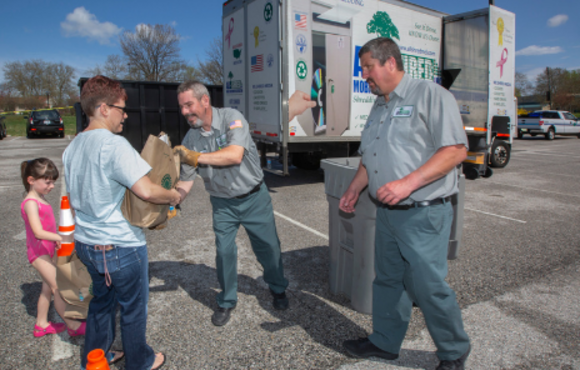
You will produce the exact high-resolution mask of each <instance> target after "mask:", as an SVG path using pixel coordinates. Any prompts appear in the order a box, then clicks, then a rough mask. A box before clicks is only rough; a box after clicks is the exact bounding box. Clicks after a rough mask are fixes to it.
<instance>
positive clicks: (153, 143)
mask: <svg viewBox="0 0 580 370" xmlns="http://www.w3.org/2000/svg"><path fill="white" fill-rule="evenodd" d="M160 135H163V133H161V134H160ZM141 158H143V159H144V160H145V161H146V162H147V163H149V165H150V166H151V171H150V172H149V173H148V174H147V176H149V178H150V179H151V182H153V183H155V184H157V185H161V186H163V187H164V188H165V189H168V190H169V189H172V188H173V187H174V186H175V184H176V183H177V180H178V179H179V178H178V177H179V163H176V162H175V161H176V159H175V157H174V155H173V150H172V149H171V143H170V144H169V145H167V144H166V143H165V142H163V141H162V140H161V139H159V138H158V137H156V136H153V135H149V138H148V139H147V142H146V143H145V146H144V147H143V151H142V152H141ZM177 158H179V157H177ZM121 211H122V212H123V216H125V218H126V219H127V221H129V223H130V224H131V225H133V226H138V227H148V228H154V227H156V226H157V225H161V224H162V223H164V222H165V221H166V220H167V211H169V205H160V204H153V203H149V202H147V201H144V200H143V199H141V198H139V197H138V196H137V195H135V193H133V192H132V191H131V190H130V189H127V191H126V192H125V199H123V203H122V204H121Z"/></svg>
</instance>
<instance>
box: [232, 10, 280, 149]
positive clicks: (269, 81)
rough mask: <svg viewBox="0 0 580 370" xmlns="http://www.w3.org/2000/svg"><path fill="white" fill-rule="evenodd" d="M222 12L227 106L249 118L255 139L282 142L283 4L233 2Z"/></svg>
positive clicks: (251, 131)
mask: <svg viewBox="0 0 580 370" xmlns="http://www.w3.org/2000/svg"><path fill="white" fill-rule="evenodd" d="M223 11H224V13H223V18H222V22H223V23H222V25H223V37H224V40H223V41H224V42H223V55H224V77H225V81H226V89H225V90H224V106H226V107H232V108H235V109H238V110H239V111H241V112H242V113H243V114H244V116H245V117H246V119H247V120H248V123H249V125H250V133H251V134H252V136H253V137H254V138H256V137H257V138H259V139H260V140H264V141H273V142H279V141H280V140H281V132H282V130H281V127H282V126H281V122H282V121H281V99H282V95H281V87H282V83H281V67H280V60H281V55H280V54H281V51H280V37H281V33H280V32H281V31H280V3H279V2H278V1H273V0H254V1H250V2H247V1H242V0H232V1H228V2H227V3H225V4H224V9H223Z"/></svg>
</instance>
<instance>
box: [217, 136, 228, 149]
mask: <svg viewBox="0 0 580 370" xmlns="http://www.w3.org/2000/svg"><path fill="white" fill-rule="evenodd" d="M215 141H216V143H217V146H218V148H219V149H221V148H222V147H223V146H226V144H227V143H228V139H227V137H226V134H223V135H221V136H218V137H216V138H215Z"/></svg>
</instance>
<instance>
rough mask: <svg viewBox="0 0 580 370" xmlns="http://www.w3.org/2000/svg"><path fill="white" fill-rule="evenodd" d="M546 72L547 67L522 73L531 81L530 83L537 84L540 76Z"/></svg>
mask: <svg viewBox="0 0 580 370" xmlns="http://www.w3.org/2000/svg"><path fill="white" fill-rule="evenodd" d="M544 71H546V67H539V68H534V69H530V70H527V71H525V72H522V73H523V74H525V75H526V76H527V77H528V80H530V82H532V83H535V82H536V78H537V77H538V75H540V74H542V73H544Z"/></svg>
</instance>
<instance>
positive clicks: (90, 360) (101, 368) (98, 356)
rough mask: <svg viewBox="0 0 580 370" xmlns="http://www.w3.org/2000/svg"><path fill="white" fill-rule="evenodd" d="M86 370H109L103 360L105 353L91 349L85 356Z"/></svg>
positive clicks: (105, 361) (98, 349)
mask: <svg viewBox="0 0 580 370" xmlns="http://www.w3.org/2000/svg"><path fill="white" fill-rule="evenodd" d="M86 369H87V370H110V369H111V368H110V367H109V363H108V362H107V359H106V358H105V351H103V350H102V349H100V348H97V349H93V350H92V351H91V352H89V354H88V355H87V367H86Z"/></svg>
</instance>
